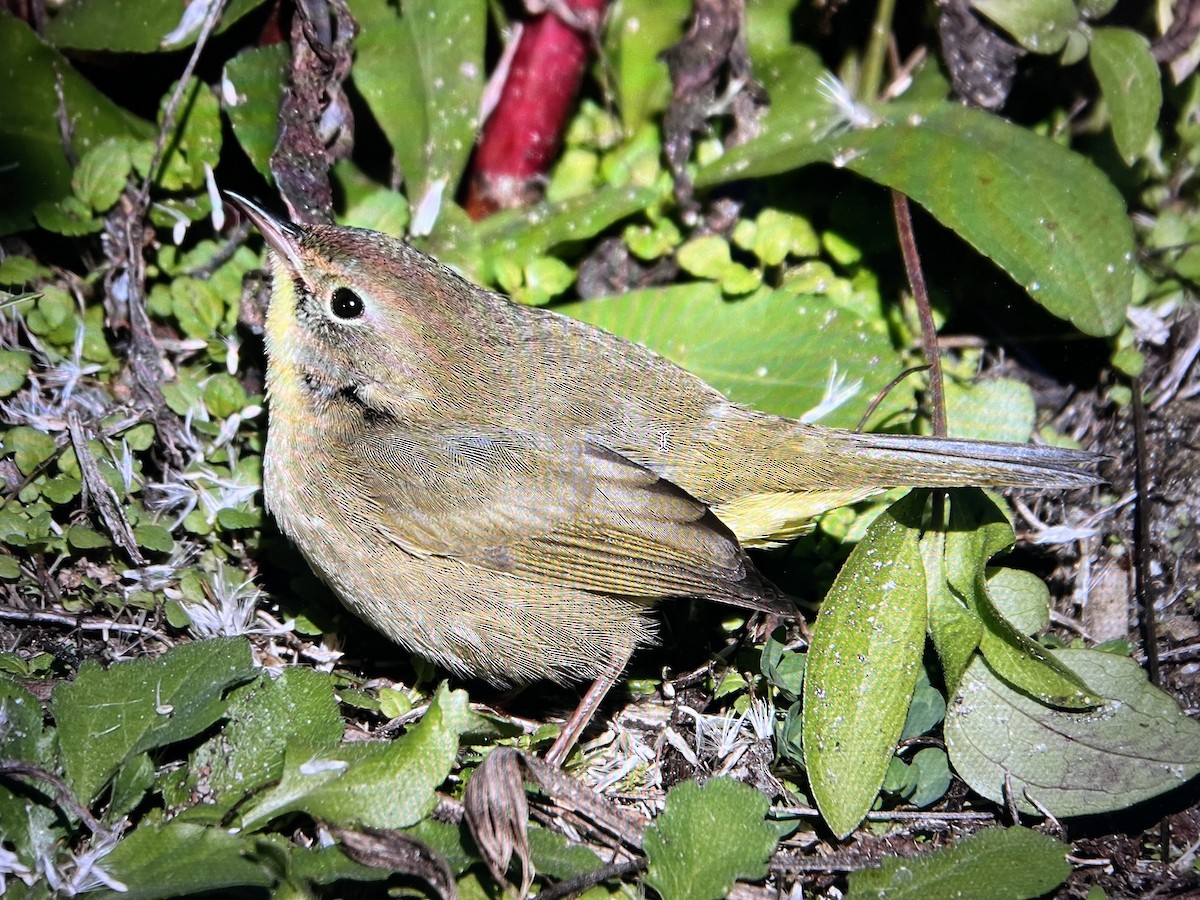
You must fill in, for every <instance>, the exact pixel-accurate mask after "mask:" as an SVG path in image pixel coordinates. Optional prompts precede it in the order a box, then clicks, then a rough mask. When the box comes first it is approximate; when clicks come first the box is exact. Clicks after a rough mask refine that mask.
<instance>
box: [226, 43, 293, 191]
mask: <svg viewBox="0 0 1200 900" xmlns="http://www.w3.org/2000/svg"><path fill="white" fill-rule="evenodd" d="M290 58H291V56H290V48H289V47H288V45H287V44H286V43H279V44H272V45H271V46H269V47H251V48H250V49H248V50H243V51H242V52H241V53H239V54H238V55H237V56H235V57H234V58H233V59H231V60H230V61H229V62H227V63H226V64H225V77H224V80H223V82H222V87H223V90H222V96H223V97H224V103H223V107H224V109H225V115H227V116H228V117H229V124H230V126H231V127H232V128H233V136H234V137H235V138H237V141H238V143H239V144H241V145H242V149H243V150H245V151H246V156H248V157H249V158H250V162H251V163H253V165H254V168H255V169H257V170H258V172H259V174H260V175H262V176H263V178H265V179H267V181H268V182H271V181H272V180H273V176H272V175H271V154H272V153H273V152H274V151H275V143H276V141H277V140H278V139H279V107H280V104H281V102H282V101H283V88H284V85H285V84H286V79H287V68H288V61H289V59H290Z"/></svg>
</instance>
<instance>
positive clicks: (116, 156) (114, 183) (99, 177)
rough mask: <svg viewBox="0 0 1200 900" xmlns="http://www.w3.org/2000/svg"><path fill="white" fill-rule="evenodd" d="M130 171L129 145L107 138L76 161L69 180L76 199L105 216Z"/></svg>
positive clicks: (125, 142)
mask: <svg viewBox="0 0 1200 900" xmlns="http://www.w3.org/2000/svg"><path fill="white" fill-rule="evenodd" d="M132 169H133V158H132V156H130V153H129V141H128V140H124V139H117V138H109V139H108V140H107V141H105V142H104V143H103V144H100V145H99V146H98V147H93V148H92V149H91V150H89V151H88V152H87V153H86V154H84V156H83V159H81V160H80V161H79V167H78V168H77V169H76V170H75V174H74V176H72V178H71V184H72V186H73V187H74V189H75V196H77V197H78V198H79V199H80V200H82V201H83V202H84V203H86V204H87V205H88V206H90V207H91V208H92V209H94V210H95V211H96V212H105V211H107V210H108V209H109V208H110V207H112V206H113V205H114V204H115V203H116V202H117V200H118V199H119V198H120V196H121V192H122V191H124V190H125V182H126V181H127V180H128V178H129V173H130V171H131V170H132Z"/></svg>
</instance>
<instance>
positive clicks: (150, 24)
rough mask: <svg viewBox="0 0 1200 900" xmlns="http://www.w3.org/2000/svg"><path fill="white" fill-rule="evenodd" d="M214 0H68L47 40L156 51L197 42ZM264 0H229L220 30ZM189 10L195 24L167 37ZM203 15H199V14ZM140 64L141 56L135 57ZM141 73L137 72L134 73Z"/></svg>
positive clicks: (50, 23) (93, 47)
mask: <svg viewBox="0 0 1200 900" xmlns="http://www.w3.org/2000/svg"><path fill="white" fill-rule="evenodd" d="M211 3H212V0H193V2H192V3H191V4H187V5H185V4H183V3H180V2H179V0H68V2H67V3H65V4H64V5H63V7H62V9H60V10H59V11H58V12H57V13H56V14H55V15H53V16H50V17H48V19H47V22H46V40H48V41H49V42H50V43H52V44H54V45H56V46H59V47H69V48H71V49H72V50H101V51H104V52H108V53H129V52H133V53H154V52H156V51H160V50H179V49H182V48H183V47H187V46H190V45H191V44H193V43H195V41H196V37H197V35H198V34H199V32H200V24H201V20H202V17H203V14H204V13H205V12H206V11H207V9H208V8H209V7H210V6H211ZM262 3H263V0H230V3H229V6H228V8H227V9H226V10H225V13H224V15H223V16H222V17H221V23H220V25H219V26H218V28H217V31H218V33H220V32H221V31H224V30H225V29H226V28H228V27H229V26H230V25H232V24H233V23H235V22H236V21H237V20H238V19H240V18H241V17H242V16H244V15H246V13H248V12H250V10H252V9H254V8H255V7H256V6H261V5H262ZM185 11H188V12H190V13H191V15H192V17H193V19H192V20H189V24H191V23H192V22H194V26H193V27H191V28H188V27H187V26H185V29H184V32H181V33H179V36H178V38H177V39H176V40H172V41H170V43H169V44H168V43H167V42H166V39H167V36H168V35H170V34H171V33H172V32H176V30H177V29H178V28H179V26H180V23H181V21H183V19H182V17H183V15H184V13H185ZM197 15H199V17H200V18H199V19H197V18H195V17H196V16H197ZM134 64H135V65H136V64H137V62H136V60H135V61H134ZM135 77H136V76H135Z"/></svg>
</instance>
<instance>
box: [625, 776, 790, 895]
mask: <svg viewBox="0 0 1200 900" xmlns="http://www.w3.org/2000/svg"><path fill="white" fill-rule="evenodd" d="M769 806H770V803H769V801H768V800H767V798H766V797H765V796H764V795H763V794H760V793H759V792H758V791H756V790H754V788H752V787H749V786H748V785H744V784H742V783H740V782H737V781H734V780H732V779H730V778H711V779H709V781H708V782H707V783H706V784H705V785H704V786H703V787H701V786H700V785H698V784H697V783H696V782H695V781H685V782H682V783H681V784H677V785H675V786H674V787H673V788H671V790H670V792H669V793H668V794H667V802H666V806H665V808H664V809H663V811H662V814H661V815H659V817H658V818H657V819H655V821H654V824H653V825H651V826H650V828H649V829H648V830H647V831H646V839H645V843H644V845H643V849H644V850H645V852H646V862H647V865H648V868H647V871H646V884H648V885H649V886H650V887H652V888H654V890H656V891H657V892H658V894H659V896H661V897H662V898H663V900H708V898H712V900H716V898H719V897H724V896H725V895H726V894H728V893H729V889H730V888H731V887H733V882H734V881H735V880H736V879H738V878H743V879H748V880H752V881H753V880H757V879H759V878H762V877H764V876H765V875H766V874H767V860H768V859H770V857H771V854H772V853H773V852H774V851H775V845H776V844H777V843H778V838H777V837H776V833H775V829H773V828H772V827H771V826H770V825H769V824H768V823H767V822H766V821H765V817H766V814H767V808H768V807H769Z"/></svg>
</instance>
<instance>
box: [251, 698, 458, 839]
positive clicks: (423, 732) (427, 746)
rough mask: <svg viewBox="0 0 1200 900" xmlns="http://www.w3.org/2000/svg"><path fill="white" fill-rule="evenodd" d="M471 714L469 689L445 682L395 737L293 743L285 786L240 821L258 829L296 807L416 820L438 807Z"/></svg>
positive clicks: (383, 821)
mask: <svg viewBox="0 0 1200 900" xmlns="http://www.w3.org/2000/svg"><path fill="white" fill-rule="evenodd" d="M468 718H469V709H468V706H467V694H466V692H465V691H451V690H449V689H448V688H447V687H445V686H444V685H443V686H442V687H441V688H440V689H439V690H438V693H437V694H436V695H435V697H434V699H433V702H432V703H431V704H430V706H429V710H428V711H427V712H426V713H425V716H424V718H422V719H421V721H420V722H419V723H417V725H416V726H414V727H413V728H412V730H410V731H409V732H408V733H407V734H405V735H404V736H403V737H401V738H399V739H397V740H395V741H391V742H388V743H350V744H341V745H339V746H337V747H328V748H325V749H323V750H313V749H312V748H307V747H304V746H303V745H301V746H290V747H288V749H287V755H286V760H285V763H284V770H283V775H282V777H281V780H280V782H279V785H278V786H277V787H275V788H274V789H272V790H270V791H268V792H266V793H265V794H262V795H260V796H259V797H258V798H257V801H256V802H254V803H253V804H252V805H251V806H250V808H249V809H247V810H246V812H245V814H244V818H243V821H242V827H243V828H244V829H246V830H249V831H253V830H257V829H259V828H262V827H263V826H265V825H266V824H267V823H268V822H270V821H271V820H272V819H275V818H277V817H278V816H281V815H283V814H285V813H288V812H292V811H295V810H303V811H304V812H305V813H306V814H308V815H310V816H315V817H317V818H321V819H326V820H328V821H330V822H337V823H340V824H348V825H361V826H369V827H374V828H405V827H407V826H409V825H413V824H415V823H416V822H417V821H419V820H420V819H421V818H422V817H423V816H424V815H426V814H427V813H428V812H429V810H431V809H432V808H433V805H434V802H435V797H434V791H435V789H436V788H437V787H438V785H440V784H441V783H442V782H443V781H445V780H446V776H447V775H449V774H450V769H451V767H452V766H453V764H454V758H455V755H456V754H457V752H458V736H459V734H461V733H462V731H463V729H464V728H465V727H466V724H467V721H468Z"/></svg>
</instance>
